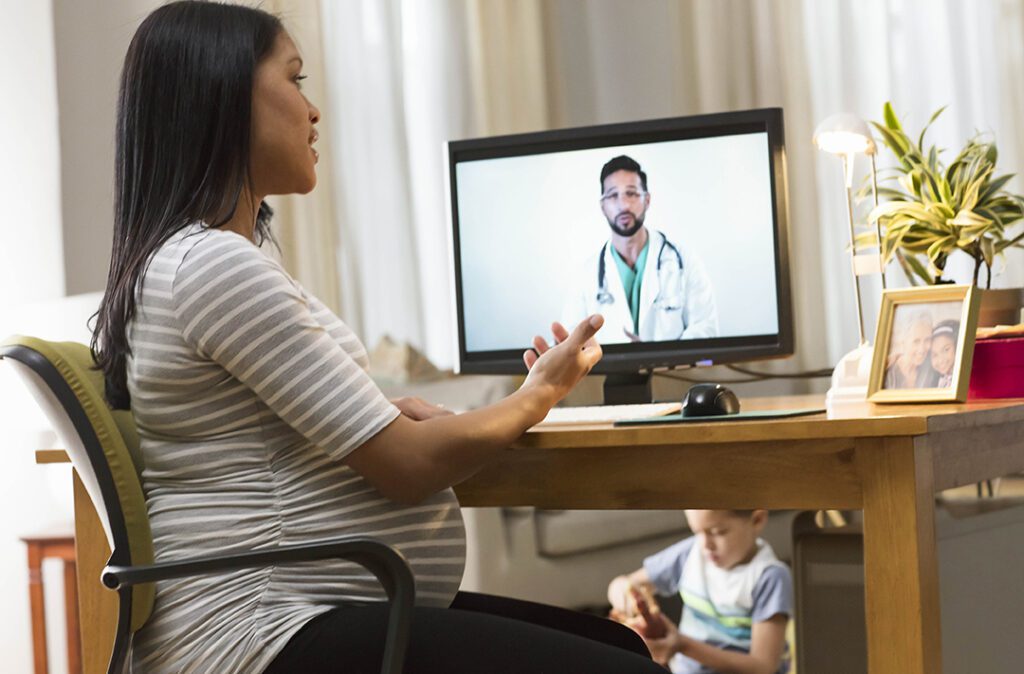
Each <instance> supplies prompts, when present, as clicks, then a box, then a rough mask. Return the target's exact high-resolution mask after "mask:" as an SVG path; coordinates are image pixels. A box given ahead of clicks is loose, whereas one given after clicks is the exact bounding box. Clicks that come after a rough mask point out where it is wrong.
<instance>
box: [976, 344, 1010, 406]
mask: <svg viewBox="0 0 1024 674" xmlns="http://www.w3.org/2000/svg"><path fill="white" fill-rule="evenodd" d="M967 398H968V399H970V400H976V399H980V398H1024V337H1008V338H1005V339H979V340H978V341H977V342H975V344H974V363H973V364H972V366H971V381H970V384H968V389H967Z"/></svg>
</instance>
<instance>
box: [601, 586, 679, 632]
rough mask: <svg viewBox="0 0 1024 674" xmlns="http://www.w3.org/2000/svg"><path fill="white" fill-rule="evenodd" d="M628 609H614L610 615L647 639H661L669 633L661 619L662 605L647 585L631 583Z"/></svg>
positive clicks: (627, 603)
mask: <svg viewBox="0 0 1024 674" xmlns="http://www.w3.org/2000/svg"><path fill="white" fill-rule="evenodd" d="M629 599H630V601H628V602H626V611H625V612H622V611H616V610H612V612H611V613H610V614H609V616H608V617H610V618H611V619H612V620H615V621H617V622H620V623H622V624H623V625H625V626H626V627H629V628H630V629H632V630H633V631H634V632H636V633H637V634H639V635H640V636H642V637H644V638H645V639H660V638H662V637H664V636H665V635H666V634H667V630H666V628H665V623H664V621H663V620H662V619H661V607H660V606H658V602H657V600H656V599H655V598H654V595H653V594H652V593H651V591H650V589H649V588H648V587H647V586H645V585H630V586H629Z"/></svg>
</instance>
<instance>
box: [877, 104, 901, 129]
mask: <svg viewBox="0 0 1024 674" xmlns="http://www.w3.org/2000/svg"><path fill="white" fill-rule="evenodd" d="M882 117H883V118H884V119H885V126H886V127H888V128H890V129H892V130H894V131H902V130H903V127H902V126H900V120H899V119H897V118H896V111H895V110H893V109H892V103H891V102H890V101H886V102H885V105H883V106H882Z"/></svg>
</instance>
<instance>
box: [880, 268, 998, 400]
mask: <svg viewBox="0 0 1024 674" xmlns="http://www.w3.org/2000/svg"><path fill="white" fill-rule="evenodd" d="M980 306H981V293H980V292H978V291H977V290H976V289H975V288H974V286H969V285H938V286H927V287H918V288H903V289H898V290H885V291H883V292H882V305H881V308H880V309H879V313H878V330H877V332H876V334H875V350H874V354H873V357H872V360H871V376H870V377H869V379H868V400H869V401H871V402H873V403H896V402H901V403H902V402H964V401H966V400H967V385H968V384H969V383H970V377H971V361H972V360H973V358H974V338H975V333H976V332H977V329H978V312H979V308H980Z"/></svg>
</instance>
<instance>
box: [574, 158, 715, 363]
mask: <svg viewBox="0 0 1024 674" xmlns="http://www.w3.org/2000/svg"><path fill="white" fill-rule="evenodd" d="M650 205H651V194H650V192H648V191H647V174H646V173H644V171H643V170H642V169H641V168H640V164H638V163H637V162H636V161H635V160H634V159H632V158H630V157H627V156H625V155H620V156H618V157H615V158H613V159H611V160H610V161H609V162H608V163H607V164H605V165H604V167H603V168H602V169H601V209H602V210H603V211H604V216H605V218H606V219H607V220H608V226H609V227H610V228H611V238H609V239H608V241H606V242H605V243H604V245H603V246H601V249H600V250H599V251H597V253H596V254H595V255H593V256H592V257H591V258H590V259H589V260H587V262H586V264H585V265H584V266H583V269H582V270H580V277H579V279H578V281H577V284H576V287H575V289H574V290H573V291H572V292H571V294H570V296H569V297H568V299H567V300H566V303H565V306H564V308H563V312H562V318H563V323H564V324H565V325H576V324H577V323H578V322H579V321H581V320H583V319H584V318H585V317H587V316H589V315H590V314H594V313H599V314H602V315H603V316H604V319H605V327H604V330H602V331H601V332H600V333H599V334H598V339H599V340H600V341H601V342H603V343H605V344H608V343H616V342H630V341H633V342H659V341H667V340H677V339H698V338H701V337H715V336H717V335H718V311H717V309H716V308H715V296H714V292H713V291H712V288H711V279H710V278H708V275H707V272H706V271H705V270H704V266H703V264H701V262H700V260H699V259H698V258H697V257H696V256H695V255H694V254H693V252H692V251H690V250H688V249H687V248H686V246H685V245H683V244H677V243H674V242H672V241H670V240H669V239H668V238H666V237H665V235H664V234H662V233H661V232H659V231H657V230H653V229H648V228H647V227H645V226H644V217H645V214H646V213H647V209H648V208H649V207H650Z"/></svg>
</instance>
